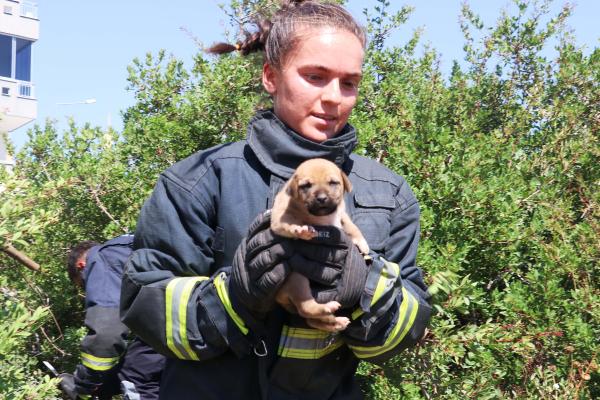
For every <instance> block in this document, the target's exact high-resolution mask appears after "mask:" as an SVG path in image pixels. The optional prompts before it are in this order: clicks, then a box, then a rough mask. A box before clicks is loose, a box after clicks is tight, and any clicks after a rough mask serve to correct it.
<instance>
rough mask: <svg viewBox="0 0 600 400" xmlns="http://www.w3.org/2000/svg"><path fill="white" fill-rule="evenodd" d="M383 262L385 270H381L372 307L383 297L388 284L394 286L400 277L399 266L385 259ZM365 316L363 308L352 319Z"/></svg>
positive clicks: (354, 313) (355, 311)
mask: <svg viewBox="0 0 600 400" xmlns="http://www.w3.org/2000/svg"><path fill="white" fill-rule="evenodd" d="M382 260H383V264H384V268H383V269H382V270H381V275H380V276H379V280H378V281H377V286H376V287H375V292H374V293H373V298H372V299H371V306H373V304H375V303H377V301H378V300H379V299H380V298H381V296H383V294H384V293H385V289H386V288H387V287H388V286H389V284H388V283H391V284H393V283H394V282H395V281H396V280H397V279H398V277H399V276H400V267H399V266H398V264H396V263H393V262H389V261H386V260H384V259H383V258H382ZM363 314H364V311H363V310H362V309H361V308H357V309H356V310H354V312H353V313H352V319H357V318H358V317H360V316H361V315H363Z"/></svg>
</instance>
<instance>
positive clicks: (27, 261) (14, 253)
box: [0, 244, 41, 271]
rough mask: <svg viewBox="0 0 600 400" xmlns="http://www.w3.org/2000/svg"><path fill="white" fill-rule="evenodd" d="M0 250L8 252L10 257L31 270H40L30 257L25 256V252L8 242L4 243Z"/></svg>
mask: <svg viewBox="0 0 600 400" xmlns="http://www.w3.org/2000/svg"><path fill="white" fill-rule="evenodd" d="M0 251H3V252H4V253H6V254H8V255H9V256H10V257H11V258H13V259H15V260H17V261H18V262H19V263H21V264H23V265H24V266H26V267H27V268H29V269H30V270H32V271H40V269H41V268H40V265H39V264H38V263H36V262H35V261H33V260H32V259H31V258H29V257H27V255H26V254H24V253H22V252H20V251H19V250H17V249H15V248H14V247H13V246H12V245H10V244H6V245H4V246H2V247H0Z"/></svg>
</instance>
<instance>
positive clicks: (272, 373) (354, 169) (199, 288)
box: [121, 111, 431, 400]
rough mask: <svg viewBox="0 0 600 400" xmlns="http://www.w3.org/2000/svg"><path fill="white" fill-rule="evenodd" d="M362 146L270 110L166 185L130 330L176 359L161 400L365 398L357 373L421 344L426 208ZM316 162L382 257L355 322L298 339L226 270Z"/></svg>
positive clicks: (131, 297)
mask: <svg viewBox="0 0 600 400" xmlns="http://www.w3.org/2000/svg"><path fill="white" fill-rule="evenodd" d="M356 140H357V137H356V132H355V130H354V128H353V127H352V126H350V125H346V126H345V127H344V129H343V130H342V131H341V132H340V133H339V134H338V135H337V136H336V137H334V138H331V139H328V140H326V141H324V142H322V143H314V142H311V141H309V140H307V139H305V138H303V137H301V136H300V135H298V134H296V133H295V132H293V131H292V130H291V129H289V128H288V127H287V126H286V125H284V124H283V123H282V122H281V121H280V120H279V119H278V118H277V117H276V116H275V115H274V114H273V112H272V111H262V112H259V113H258V114H257V115H256V116H255V117H254V118H252V119H251V121H250V123H249V126H248V132H247V138H246V140H243V141H239V142H235V143H231V144H226V145H221V146H217V147H214V148H210V149H207V150H204V151H200V152H198V153H195V154H193V155H192V156H190V157H188V158H186V159H184V160H182V161H180V162H178V163H176V164H175V165H173V166H172V167H171V168H169V169H167V170H166V171H165V172H163V173H162V174H161V175H160V177H159V179H158V183H157V184H156V187H155V189H154V191H153V193H152V195H151V196H150V198H149V199H148V200H147V201H146V203H145V204H144V206H143V208H142V211H141V214H140V217H139V220H138V225H137V229H136V233H135V242H134V248H135V249H136V250H135V251H134V253H133V255H132V257H131V258H130V260H129V262H128V263H127V265H126V271H125V274H124V275H123V286H122V294H121V317H122V320H123V322H124V323H125V324H126V325H128V326H129V327H130V328H131V329H132V331H133V332H135V333H136V334H137V335H139V336H140V337H141V338H142V339H143V340H145V341H146V342H147V343H149V344H150V345H151V346H152V347H154V348H155V349H156V350H157V351H159V352H161V353H163V354H165V355H168V356H170V358H169V359H168V360H167V364H166V368H165V371H164V373H163V379H162V381H161V389H160V390H161V392H160V395H161V399H183V398H202V399H211V400H212V399H229V400H242V399H276V400H287V399H315V400H320V399H358V398H361V397H362V396H361V393H360V390H359V388H358V385H357V383H356V382H355V379H354V374H355V371H356V367H357V365H358V362H359V360H366V361H371V362H381V361H384V360H386V359H388V358H389V357H391V356H393V355H395V354H397V353H398V352H399V351H401V350H402V349H404V348H406V347H409V346H412V345H414V344H415V342H416V341H417V340H418V339H419V338H420V337H421V336H422V334H423V332H424V330H425V327H426V324H427V322H428V319H429V315H430V310H431V309H430V306H429V304H428V303H427V299H428V297H429V296H428V294H427V288H426V286H425V285H424V283H423V280H422V276H421V271H420V269H419V268H417V267H416V264H415V258H416V254H417V246H418V240H419V205H418V203H417V200H416V199H415V197H414V195H413V193H412V191H411V190H410V188H409V187H408V185H407V183H406V182H405V180H404V179H403V178H402V177H400V176H398V175H396V174H395V173H393V172H391V171H390V170H388V169H387V168H385V167H383V166H382V165H380V164H378V163H376V162H375V161H372V160H370V159H367V158H365V157H362V156H359V155H356V154H352V150H353V149H354V147H355V146H356ZM316 157H321V158H325V159H328V160H330V161H332V162H334V163H336V164H337V165H338V166H339V167H341V168H342V169H343V170H344V172H346V174H347V175H348V176H349V178H350V181H351V183H352V186H353V192H352V193H349V194H347V197H346V207H347V211H348V212H349V214H350V216H351V218H352V220H353V221H354V222H355V223H356V225H357V226H358V227H359V228H360V229H361V231H362V233H363V235H364V236H365V238H366V239H367V241H368V243H369V246H370V247H371V249H372V250H373V251H374V261H373V264H372V266H371V267H370V269H369V275H368V277H367V282H366V288H365V291H364V294H363V296H362V298H361V301H360V304H358V305H357V306H356V310H354V312H353V314H352V323H351V325H350V327H349V328H347V329H346V330H345V331H343V332H341V333H337V334H330V333H326V332H322V331H319V330H315V329H309V328H307V327H299V326H298V325H297V324H295V323H293V319H294V318H293V317H292V316H290V315H288V314H287V313H285V312H284V311H283V310H282V309H281V308H279V307H278V308H277V309H276V310H275V311H273V312H271V313H270V314H269V315H268V317H267V318H266V320H265V321H264V322H263V323H262V324H259V325H257V324H256V323H255V322H256V321H249V320H245V319H244V318H243V317H242V316H244V315H247V314H248V313H246V312H242V310H241V309H240V307H243V306H242V305H236V304H232V298H230V297H229V295H228V290H227V284H228V277H229V270H228V268H227V266H230V265H231V263H232V259H233V256H234V252H235V250H236V248H237V246H238V244H239V243H240V241H241V240H242V238H243V236H244V235H245V233H246V231H247V229H248V226H249V224H250V223H251V222H252V220H253V219H254V218H255V217H256V216H257V215H258V214H259V213H260V212H262V211H264V210H265V209H268V208H270V207H271V205H272V202H273V200H274V197H275V194H276V193H277V192H278V191H279V189H280V188H281V187H282V186H283V184H284V183H285V181H286V180H287V179H288V178H289V177H291V175H292V174H293V172H294V170H295V168H296V167H297V166H298V165H299V164H300V163H301V162H302V161H304V160H306V159H308V158H316ZM236 306H237V309H236Z"/></svg>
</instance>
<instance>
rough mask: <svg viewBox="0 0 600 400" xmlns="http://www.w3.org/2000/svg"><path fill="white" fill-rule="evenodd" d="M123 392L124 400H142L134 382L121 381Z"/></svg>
mask: <svg viewBox="0 0 600 400" xmlns="http://www.w3.org/2000/svg"><path fill="white" fill-rule="evenodd" d="M121 392H123V400H141V397H140V394H139V393H138V391H137V389H136V388H135V385H134V384H133V382H130V381H121Z"/></svg>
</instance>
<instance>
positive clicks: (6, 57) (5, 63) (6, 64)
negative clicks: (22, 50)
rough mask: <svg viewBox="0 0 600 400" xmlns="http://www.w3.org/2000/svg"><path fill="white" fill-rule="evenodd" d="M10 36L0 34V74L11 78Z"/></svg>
mask: <svg viewBox="0 0 600 400" xmlns="http://www.w3.org/2000/svg"><path fill="white" fill-rule="evenodd" d="M11 70H12V37H10V36H6V35H0V76H4V77H6V78H12V74H11Z"/></svg>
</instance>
